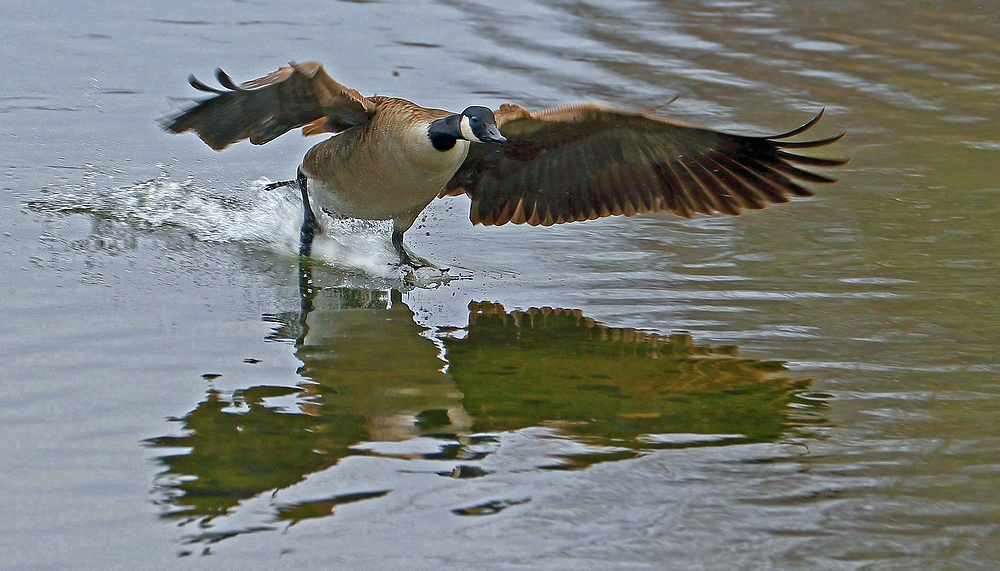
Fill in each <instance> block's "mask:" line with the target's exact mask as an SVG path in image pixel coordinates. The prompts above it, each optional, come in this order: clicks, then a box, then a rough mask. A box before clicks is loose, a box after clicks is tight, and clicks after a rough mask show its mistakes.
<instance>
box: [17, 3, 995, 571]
mask: <svg viewBox="0 0 1000 571" xmlns="http://www.w3.org/2000/svg"><path fill="white" fill-rule="evenodd" d="M9 13H10V14H13V15H14V16H9V17H8V18H5V19H4V22H3V23H2V24H0V37H2V38H3V40H2V44H0V45H2V46H3V58H0V71H2V73H0V141H2V142H3V143H4V144H3V149H4V151H3V153H2V155H0V166H2V167H3V175H2V176H3V178H2V181H0V190H2V192H0V204H2V209H0V216H2V220H3V236H2V237H0V255H2V258H3V260H4V263H3V266H0V267H2V268H3V270H2V274H0V275H2V276H3V279H2V280H0V286H2V295H0V315H2V316H3V318H4V321H5V323H6V325H7V326H6V327H5V328H3V330H2V332H0V363H2V366H0V378H2V380H0V405H2V406H0V452H2V457H3V460H2V462H0V490H2V491H3V493H2V494H0V514H2V516H3V517H0V522H2V523H0V567H3V568H11V569H66V568H80V569H115V568H121V569H145V568H149V569H162V568H174V567H189V566H190V567H205V568H213V569H216V568H240V569H256V568H260V569H271V568H275V567H276V566H278V565H287V566H295V567H297V568H304V569H313V568H317V569H319V568H323V569H329V568H345V569H347V568H350V569H384V568H389V567H397V566H404V565H405V566H406V567H407V568H414V569H430V568H459V567H467V568H488V569H494V568H495V569H520V568H525V569H539V568H541V569H571V568H572V569H643V568H651V569H663V568H667V569H761V568H774V569H993V568H995V567H996V565H997V559H998V558H997V555H996V554H997V553H1000V503H998V502H997V500H996V498H995V496H996V490H997V489H998V487H1000V422H998V419H1000V414H998V413H1000V347H998V346H1000V325H998V323H1000V295H998V291H997V290H998V283H1000V262H998V259H1000V257H998V253H1000V238H998V233H997V231H996V227H997V221H998V220H1000V183H998V181H1000V137H998V132H1000V106H998V104H997V98H998V94H1000V71H998V70H1000V40H998V39H997V38H998V37H1000V16H997V14H996V10H995V9H994V8H993V7H992V6H990V5H988V4H986V3H981V2H947V3H945V2H930V1H923V2H896V3H886V2H879V3H875V2H860V1H856V2H849V1H845V2H838V3H827V2H812V1H800V2H777V3H776V2H769V3H760V2H752V1H749V2H711V1H706V0H702V1H694V0H692V1H685V2H670V3H667V2H640V1H629V2H529V1H518V2H508V3H504V4H502V5H501V4H498V3H491V2H468V3H464V2H456V1H440V2H410V3H403V4H397V3H382V2H336V3H330V2H316V3H303V4H300V5H297V6H296V7H294V9H291V8H289V7H287V6H285V5H282V4H275V5H268V4H267V3H260V2H258V3H244V2H234V3H224V4H218V5H209V6H204V5H202V4H191V3H183V2H177V3H171V4H169V5H162V6H155V5H149V6H147V5H144V4H139V5H131V4H128V3H122V4H120V5H119V4H107V3H105V4H101V5H99V6H98V5H94V6H89V5H70V6H64V5H62V4H59V3H51V4H47V3H44V2H43V3H39V2H31V3H27V2H17V1H15V2H14V3H13V5H11V7H10V8H9ZM310 59H316V60H320V61H322V62H324V63H325V64H326V67H327V69H328V70H329V71H330V73H331V74H332V75H333V76H334V77H336V78H337V79H338V80H340V81H342V82H343V83H345V84H347V85H349V86H351V87H355V88H358V89H360V90H361V91H362V92H363V93H372V92H376V91H377V92H378V93H385V94H392V95H400V96H403V97H407V98H410V99H413V100H415V101H418V102H420V103H423V104H425V105H429V106H438V107H444V108H458V109H461V108H463V107H465V106H466V105H469V104H486V105H491V106H494V107H495V106H497V105H499V104H500V103H503V102H514V103H518V104H521V105H523V106H525V107H527V108H529V109H537V108H542V107H545V106H550V105H558V104H563V103H568V102H574V101H579V100H594V101H602V102H606V103H611V104H616V105H620V106H626V107H638V108H647V107H651V106H655V105H658V104H660V103H663V102H665V101H668V100H669V99H671V98H672V97H673V96H674V95H678V94H679V95H680V99H679V100H678V101H677V102H676V103H674V104H673V105H671V107H670V109H669V114H670V116H672V117H676V118H680V119H683V120H688V121H691V122H695V123H699V124H704V125H709V126H713V127H719V128H726V129H731V130H737V131H741V132H754V133H762V132H778V131H782V130H786V129H788V128H791V127H792V126H794V125H797V124H799V123H801V122H803V121H804V120H806V119H807V118H808V117H810V116H811V115H812V114H813V113H815V112H816V111H817V110H818V109H819V108H821V107H824V106H825V107H826V110H827V112H826V117H825V118H824V120H823V122H821V124H820V125H819V127H817V134H818V135H831V134H835V133H837V132H840V131H848V133H849V135H848V136H847V137H846V138H845V139H844V140H843V141H842V142H840V143H838V144H837V145H836V147H834V149H833V151H834V152H835V153H836V154H839V155H841V156H847V157H851V158H852V161H851V163H850V164H849V165H848V166H847V167H844V168H842V169H839V170H838V172H837V174H838V175H839V176H840V178H841V182H840V183H838V184H837V185H835V186H832V187H824V188H822V189H820V190H821V192H820V193H819V195H818V196H817V197H816V198H814V199H809V200H799V201H796V202H794V203H792V204H789V205H784V206H781V207H775V208H769V209H767V210H764V211H760V212H751V213H748V214H746V215H744V216H742V217H739V218H721V217H719V218H698V219H695V220H691V221H687V220H681V219H678V218H672V217H670V216H666V215H663V216H660V215H656V216H640V217H636V218H632V219H605V220H600V221H594V222H590V223H583V224H570V225H565V226H561V227H552V228H547V229H541V228H538V229H532V228H520V227H502V228H473V227H471V226H470V224H469V222H468V218H467V216H466V214H467V209H468V204H467V200H466V199H464V198H456V199H449V200H445V201H440V202H438V203H436V204H435V205H434V206H433V207H432V208H431V209H430V210H429V212H428V213H427V215H426V216H425V217H424V219H422V220H421V221H419V222H418V225H417V226H416V227H415V228H414V231H411V232H410V233H409V235H408V237H407V238H408V240H409V244H410V247H411V249H412V250H413V251H414V252H416V253H418V254H419V255H421V256H424V257H426V258H428V259H430V260H432V261H434V262H436V263H437V264H439V265H442V266H450V267H451V268H452V270H451V274H452V275H454V276H458V277H459V278H460V279H456V280H454V281H450V282H447V283H436V282H427V283H425V284H424V285H423V286H422V287H412V286H405V285H403V283H402V282H401V281H400V279H399V276H398V275H397V274H395V273H394V272H392V271H391V270H390V269H389V268H388V267H387V266H386V265H385V262H386V260H387V259H388V258H389V257H390V250H389V249H388V245H387V236H385V232H384V231H385V228H384V227H382V226H379V225H359V224H355V223H343V224H341V225H339V226H337V227H335V228H334V235H333V236H331V237H328V238H326V239H325V240H324V241H323V242H322V243H320V244H319V245H318V248H317V250H318V254H317V257H318V260H316V261H315V262H314V263H312V264H309V265H306V266H301V267H300V263H299V260H298V259H297V258H296V257H295V256H294V251H295V232H296V226H297V220H296V217H297V216H298V205H297V201H296V197H295V196H294V195H291V194H281V193H276V192H271V193H269V192H265V191H263V189H262V187H263V180H264V179H263V178H262V177H266V178H267V179H269V180H281V179H284V178H287V177H288V176H289V175H290V174H291V173H292V172H293V171H294V167H295V165H296V164H297V162H298V160H299V158H300V157H301V155H302V153H303V152H304V150H305V149H306V148H307V147H308V146H309V144H310V142H309V141H305V140H303V139H301V138H300V137H298V136H297V135H294V134H293V135H288V136H286V137H284V138H282V139H280V140H278V141H275V142H274V143H271V144H269V145H267V146H266V147H253V146H251V145H246V144H243V145H237V146H234V147H233V148H231V149H228V150H227V151H226V152H224V153H214V152H213V151H211V150H209V149H208V148H207V147H205V146H204V145H203V144H202V143H201V142H200V141H198V140H197V139H196V138H195V137H172V136H168V135H166V134H165V133H163V132H161V131H160V130H159V129H158V127H157V126H156V123H155V119H157V118H158V117H160V116H162V114H163V113H164V112H165V111H167V110H169V109H170V108H171V106H177V105H181V104H182V102H183V99H184V98H185V97H189V96H190V95H191V94H192V93H191V92H190V90H188V89H187V88H186V85H185V84H184V78H185V77H186V75H187V74H188V73H190V72H195V73H197V74H199V75H200V76H204V77H206V78H207V77H208V76H209V75H210V73H211V71H212V70H213V69H214V68H215V67H216V66H222V67H224V68H225V69H226V70H227V71H228V72H229V73H230V74H231V75H232V76H233V77H235V78H237V79H247V78H251V77H257V76H259V75H260V74H262V73H265V72H267V71H270V70H272V69H274V68H276V67H278V66H279V65H282V64H283V63H284V62H286V61H288V60H295V61H305V60H310ZM394 72H396V73H398V75H396V73H394ZM303 276H305V277H303Z"/></svg>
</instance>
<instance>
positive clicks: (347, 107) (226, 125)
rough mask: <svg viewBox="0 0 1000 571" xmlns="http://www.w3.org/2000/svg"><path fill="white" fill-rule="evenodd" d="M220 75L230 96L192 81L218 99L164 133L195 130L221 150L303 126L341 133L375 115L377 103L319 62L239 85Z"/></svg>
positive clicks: (167, 125) (175, 119)
mask: <svg viewBox="0 0 1000 571" xmlns="http://www.w3.org/2000/svg"><path fill="white" fill-rule="evenodd" d="M215 76H216V78H218V80H219V83H220V84H221V85H222V87H224V88H225V89H226V90H227V91H224V90H221V89H216V88H214V87H210V86H208V85H205V84H204V83H202V82H201V81H198V79H196V78H195V77H194V76H193V75H191V76H189V77H188V82H189V83H190V84H191V86H192V87H194V88H195V89H197V90H199V91H206V92H209V93H214V94H216V95H215V97H211V98H209V99H205V100H203V101H199V102H198V103H197V104H196V105H194V106H193V107H191V108H189V109H186V110H184V111H182V112H180V113H178V114H176V115H174V116H172V117H167V118H165V119H164V120H163V122H162V125H163V128H164V129H166V130H168V131H172V132H174V133H183V132H184V131H188V130H192V131H194V132H195V133H198V136H199V137H201V140H202V141H205V143H207V144H208V146H210V147H212V148H213V149H215V150H221V149H224V148H226V147H227V146H229V145H230V144H232V143H235V142H236V141H241V140H243V139H247V138H249V139H250V142H251V143H253V144H255V145H263V144H264V143H266V142H268V141H270V140H272V139H275V138H276V137H278V136H280V135H283V134H284V133H287V132H288V131H290V130H292V129H295V128H297V127H304V128H303V133H304V134H306V135H311V134H313V133H318V132H322V131H330V132H340V131H343V130H345V129H348V128H350V127H352V126H354V125H360V124H362V123H364V122H366V121H368V118H369V117H371V115H372V114H373V113H374V112H375V105H374V103H372V102H371V101H370V100H368V99H367V98H365V97H364V96H362V95H361V94H360V93H358V92H357V91H355V90H354V89H348V88H347V87H344V86H343V85H341V84H339V83H337V82H336V81H334V80H333V78H331V77H330V76H329V75H327V74H326V72H325V71H323V66H322V65H320V64H319V63H317V62H306V63H300V64H294V63H293V64H290V65H289V66H287V67H283V68H281V69H279V70H277V71H274V72H272V73H269V74H268V75H265V76H264V77H261V78H258V79H254V80H251V81H247V82H245V83H241V84H240V85H236V84H235V83H234V82H233V80H232V79H230V77H229V76H228V75H226V72H224V71H222V70H221V69H217V70H216V71H215Z"/></svg>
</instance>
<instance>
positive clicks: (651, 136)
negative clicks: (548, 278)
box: [441, 104, 847, 225]
mask: <svg viewBox="0 0 1000 571" xmlns="http://www.w3.org/2000/svg"><path fill="white" fill-rule="evenodd" d="M495 116H496V119H497V125H498V126H499V127H500V129H501V131H502V132H503V134H504V136H505V137H507V143H505V144H503V145H497V144H477V145H472V146H471V147H470V149H469V154H468V157H467V158H466V160H465V162H464V163H463V165H462V166H461V168H459V169H458V171H457V172H456V173H455V176H454V177H452V179H451V181H449V182H448V184H447V186H446V187H445V189H444V190H443V191H442V193H441V194H442V195H458V194H462V193H465V194H468V195H469V196H470V197H471V198H472V201H473V206H472V211H471V212H470V219H471V220H472V221H473V223H481V224H485V225H491V224H492V225H502V224H506V223H508V222H511V223H514V224H522V223H527V224H531V225H548V224H553V223H561V222H571V221H579V220H588V219H591V220H592V219H594V218H598V217H603V216H611V215H618V214H624V215H626V216H631V215H633V214H636V213H640V212H660V211H670V212H673V213H675V214H678V215H680V216H684V217H690V216H693V215H694V214H695V213H702V214H712V213H715V212H722V213H724V214H731V215H736V214H739V213H740V212H741V211H742V210H743V209H760V208H764V207H765V206H766V205H767V204H770V203H782V202H788V200H789V196H812V194H813V193H812V191H810V190H809V189H807V188H806V187H804V186H802V184H800V183H799V182H797V181H801V182H805V183H816V184H824V183H831V182H835V179H833V178H831V177H828V176H825V175H820V174H816V173H813V172H811V171H808V170H805V169H804V168H801V167H803V166H805V167H835V166H840V165H843V164H845V163H846V162H847V160H844V159H831V158H818V157H807V156H803V155H799V154H796V153H794V152H789V149H803V148H813V147H821V146H824V145H829V144H832V143H835V142H836V141H839V140H840V139H841V138H842V137H843V134H841V135H835V136H833V137H827V138H824V139H817V140H811V141H785V140H784V139H787V138H789V137H793V136H795V135H799V134H801V133H803V132H805V131H807V130H808V129H810V128H812V127H813V126H815V125H816V123H818V122H819V120H820V118H822V116H823V112H822V111H820V112H819V113H818V114H817V115H816V116H815V117H813V118H812V119H810V120H809V121H808V122H806V123H805V124H804V125H802V126H800V127H797V128H795V129H792V130H790V131H787V132H785V133H781V134H778V135H772V136H763V137H752V136H745V135H734V134H729V133H723V132H719V131H713V130H710V129H702V128H698V127H692V126H688V125H685V124H683V123H680V122H677V121H672V120H669V119H665V118H662V117H658V116H655V115H650V114H648V113H629V112H625V111H620V110H616V109H613V108H611V107H606V106H602V105H595V104H586V105H576V106H572V107H561V108H555V109H547V110H544V111H539V112H537V113H528V112H527V111H525V110H524V109H522V108H521V107H518V106H516V105H502V106H501V107H500V109H499V110H498V111H497V112H496V113H495Z"/></svg>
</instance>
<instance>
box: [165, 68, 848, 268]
mask: <svg viewBox="0 0 1000 571" xmlns="http://www.w3.org/2000/svg"><path fill="white" fill-rule="evenodd" d="M216 75H217V78H218V79H219V83H220V84H222V86H223V87H225V88H227V89H228V91H223V90H218V89H215V88H212V87H209V86H207V85H205V84H203V83H201V82H200V81H198V80H197V79H195V78H194V77H193V76H192V77H190V78H189V81H190V83H191V85H192V86H194V87H195V88H197V89H199V90H202V91H208V92H211V93H214V94H215V97H212V98H210V99H207V100H204V101H201V102H199V103H198V104H197V105H195V106H194V107H192V108H190V109H188V110H186V111H184V112H182V113H180V114H178V115H175V116H173V117H171V118H168V119H167V120H166V121H165V122H164V127H165V128H166V129H167V130H169V131H173V132H175V133H180V132H183V131H187V130H193V131H195V132H196V133H197V134H198V135H199V136H200V137H201V138H202V140H204V141H205V142H206V143H207V144H208V145H209V146H211V147H212V148H213V149H223V148H225V147H226V146H228V145H229V144H231V143H234V142H236V141H239V140H242V139H247V138H249V139H250V141H251V142H252V143H255V144H263V143H266V142H268V141H270V140H272V139H274V138H275V137H278V136H279V135H281V134H283V133H285V132H287V131H289V130H291V129H295V128H298V127H301V128H302V131H303V133H304V134H305V135H312V134H318V133H327V132H330V133H339V134H338V135H336V136H334V137H332V138H330V139H328V140H326V141H324V142H321V143H320V144H319V145H317V146H316V147H314V148H313V149H312V150H310V151H309V153H307V155H306V157H305V160H304V161H303V163H302V166H301V167H300V180H299V185H300V188H301V190H302V193H303V200H304V208H305V211H306V212H305V218H306V221H305V223H304V225H303V241H304V242H305V240H306V230H307V228H306V226H307V225H309V224H310V220H309V217H310V215H311V211H310V208H309V198H308V195H307V192H306V186H307V183H308V182H313V183H314V184H316V185H317V186H318V187H319V192H318V196H316V198H314V199H315V200H317V201H318V202H319V203H321V205H322V206H324V207H328V208H329V209H332V210H335V211H337V212H338V213H339V214H342V215H346V216H352V217H359V218H370V219H372V218H391V219H393V220H394V223H395V231H394V234H393V243H394V244H395V245H396V247H397V250H398V251H399V253H400V256H401V258H402V259H403V261H404V262H410V263H412V260H411V259H410V258H409V256H408V255H407V254H406V251H405V250H404V249H403V248H402V235H403V232H405V231H406V229H407V228H409V226H410V225H411V224H412V222H413V220H415V218H416V216H417V214H419V212H420V211H421V210H422V209H423V208H424V207H425V206H426V205H427V204H428V203H429V202H430V201H431V200H433V199H434V198H435V197H436V196H445V195H459V194H463V193H464V194H467V195H469V197H470V198H471V200H472V206H471V210H470V219H471V220H472V222H473V224H484V225H497V226H499V225H502V224H506V223H508V222H509V223H513V224H530V225H542V226H549V225H551V224H561V223H565V222H573V221H582V220H593V219H595V218H600V217H603V216H612V215H625V216H632V215H634V214H638V213H643V212H661V211H670V212H673V213H675V214H678V215H680V216H684V217H691V216H693V215H694V214H695V213H701V214H713V213H716V212H721V213H724V214H732V215H736V214H739V213H740V212H741V211H742V210H743V209H759V208H763V207H764V206H766V205H767V204H769V203H782V202H787V201H788V200H789V198H788V197H789V196H811V195H812V194H813V193H812V191H810V190H809V189H808V188H806V187H805V186H803V185H802V183H803V182H805V183H831V182H834V181H835V179H832V178H830V177H827V176H825V175H820V174H816V173H813V172H810V171H808V170H805V169H804V168H802V167H834V166H839V165H843V164H845V163H846V162H847V160H844V159H829V158H815V157H808V156H803V155H799V154H797V153H795V152H792V151H794V150H796V149H807V148H812V147H821V146H825V145H829V144H831V143H834V142H836V141H838V140H840V138H841V137H843V134H840V135H836V136H833V137H828V138H824V139H818V140H812V141H798V142H793V141H788V140H787V139H788V138H790V137H793V136H795V135H798V134H801V133H803V132H805V131H807V130H808V129H810V128H811V127H813V126H814V125H815V124H816V123H817V122H818V121H819V120H820V118H821V117H822V116H823V112H822V111H821V112H820V113H819V114H817V115H816V116H815V117H814V118H813V119H812V120H810V121H809V122H807V123H806V124H804V125H802V126H801V127H799V128H797V129H793V130H791V131H788V132H786V133H781V134H779V135H772V136H762V137H753V136H745V135H733V134H729V133H722V132H719V131H713V130H710V129H704V128H698V127H692V126H688V125H685V124H683V123H680V122H678V121H673V120H670V119H666V118H663V117H659V116H657V115H654V114H652V113H645V112H628V111H622V110H619V109H614V108H611V107H607V106H603V105H596V104H581V105H574V106H570V107H562V108H556V109H548V110H544V111H539V112H536V113H529V112H528V111H525V110H524V109H522V108H521V107H518V106H516V105H502V106H501V107H500V109H499V110H498V111H496V112H495V113H493V112H490V111H489V110H488V109H485V108H482V107H470V108H468V109H466V111H465V112H463V113H462V114H455V113H450V112H447V111H441V110H436V109H426V108H423V107H420V106H418V105H416V104H413V103H411V102H409V101H406V100H403V99H395V98H390V97H364V96H362V95H361V94H360V93H358V92H357V91H355V90H353V89H348V88H346V87H344V86H343V85H341V84H339V83H337V82H336V81H334V80H333V79H332V78H330V76H328V75H327V74H326V72H325V71H324V70H323V68H322V66H321V65H320V64H318V63H315V62H310V63H304V64H293V65H291V66H289V67H284V68H281V69H279V70H277V71H275V72H273V73H271V74H269V75H267V76H264V77H262V78H260V79H256V80H253V81H248V82H245V83H243V84H241V85H236V84H235V83H234V82H233V81H232V80H231V79H230V78H229V76H227V75H226V74H225V73H224V72H222V70H218V71H217V74H216ZM497 128H499V129H500V131H502V133H503V135H502V136H501V135H500V131H497ZM469 142H472V144H471V145H470V144H469ZM312 223H313V226H314V227H313V230H319V227H318V224H315V220H313V222H312ZM309 238H310V239H311V234H310V236H309ZM303 252H304V253H308V248H307V247H306V246H305V245H304V246H303Z"/></svg>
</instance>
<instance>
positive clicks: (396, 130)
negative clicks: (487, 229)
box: [300, 97, 470, 224]
mask: <svg viewBox="0 0 1000 571" xmlns="http://www.w3.org/2000/svg"><path fill="white" fill-rule="evenodd" d="M371 99H372V101H373V102H374V103H375V105H376V108H377V109H378V111H377V112H376V113H375V114H374V115H373V116H372V118H371V120H369V121H367V122H365V123H363V124H361V125H358V126H355V127H351V128H350V129H348V130H346V131H344V132H343V133H341V134H339V135H337V136H335V137H330V138H329V139H326V140H325V141H323V142H321V143H319V144H318V145H316V146H314V147H313V148H311V149H310V150H309V151H308V152H307V153H306V155H305V157H304V158H303V160H302V166H301V167H300V168H301V169H302V172H303V173H305V174H306V176H307V177H308V178H309V180H310V182H312V183H313V186H312V189H314V190H315V193H313V194H312V200H313V201H314V203H316V204H317V205H319V206H321V207H323V208H326V209H327V210H328V211H331V212H336V213H338V214H339V215H343V216H349V217H351V218H363V219H367V220H389V219H393V220H400V219H405V218H406V217H412V218H416V216H417V214H419V213H420V211H421V210H423V209H424V207H426V206H427V205H428V204H429V203H430V202H431V201H432V200H434V199H435V198H436V197H437V195H438V194H439V193H440V191H441V189H442V188H444V187H445V185H446V184H447V183H448V181H449V180H451V177H452V176H453V175H454V174H455V171H457V170H458V168H459V167H460V166H462V162H463V161H465V157H466V155H467V154H468V151H469V144H470V143H469V141H466V140H456V141H455V144H454V145H453V146H452V147H451V148H450V149H447V150H443V151H442V150H438V149H436V148H434V145H433V143H432V142H431V140H430V138H429V137H428V135H427V133H428V130H429V129H430V125H431V122H432V121H435V120H437V119H442V118H444V117H447V116H448V115H451V113H449V112H448V111H442V110H439V109H426V108H423V107H420V106H418V105H416V104H414V103H411V102H409V101H406V100H405V99H396V98H389V97H373V98H371ZM402 221H403V220H400V222H397V224H399V223H402Z"/></svg>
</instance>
